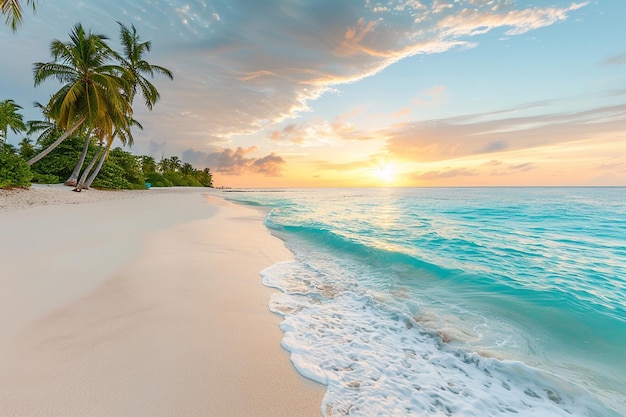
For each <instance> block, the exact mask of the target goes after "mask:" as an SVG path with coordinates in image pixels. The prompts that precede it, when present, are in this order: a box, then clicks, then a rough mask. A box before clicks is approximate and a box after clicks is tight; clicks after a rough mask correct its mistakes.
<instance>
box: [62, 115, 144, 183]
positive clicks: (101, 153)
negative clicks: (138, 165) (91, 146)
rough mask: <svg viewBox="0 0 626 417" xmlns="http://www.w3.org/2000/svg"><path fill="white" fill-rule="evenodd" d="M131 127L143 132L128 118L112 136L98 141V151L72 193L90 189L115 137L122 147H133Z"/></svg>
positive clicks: (138, 124) (139, 126) (133, 120)
mask: <svg viewBox="0 0 626 417" xmlns="http://www.w3.org/2000/svg"><path fill="white" fill-rule="evenodd" d="M132 126H135V127H138V128H139V129H141V130H143V126H142V125H141V124H140V123H139V122H138V121H137V120H135V119H133V118H131V117H129V118H128V120H127V121H126V123H122V124H119V125H118V126H116V128H115V131H114V132H113V135H112V136H110V137H108V138H106V140H105V139H104V138H103V137H101V138H100V139H99V143H100V149H99V150H98V153H97V154H96V156H94V158H93V159H92V161H91V162H90V163H89V165H88V166H87V168H85V171H84V172H83V175H82V176H81V178H80V180H79V181H78V184H77V185H76V188H75V189H74V191H78V192H80V191H82V190H88V189H89V187H91V183H92V182H93V181H94V180H95V179H96V177H97V176H98V174H99V173H100V170H101V169H102V166H103V165H104V161H105V160H106V159H107V157H108V156H109V152H110V151H111V145H112V144H113V141H114V140H115V138H116V137H117V138H119V139H120V142H122V144H123V145H128V146H132V145H133V143H134V138H133V135H132V132H131V130H130V128H131V127H132ZM97 133H101V132H97ZM105 142H106V146H105ZM96 161H98V165H97V166H96V168H95V169H94V170H93V172H91V170H92V169H93V167H94V165H95V162H96ZM90 172H91V175H89V173H90ZM87 175H89V177H87Z"/></svg>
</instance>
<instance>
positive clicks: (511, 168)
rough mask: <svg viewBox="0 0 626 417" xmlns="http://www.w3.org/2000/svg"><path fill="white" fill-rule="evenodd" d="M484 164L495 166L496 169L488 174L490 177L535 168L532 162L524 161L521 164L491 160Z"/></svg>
mask: <svg viewBox="0 0 626 417" xmlns="http://www.w3.org/2000/svg"><path fill="white" fill-rule="evenodd" d="M492 162H498V163H497V164H496V165H493V164H492ZM485 165H486V166H496V167H497V168H496V169H493V170H492V171H491V173H490V174H489V175H490V176H492V177H499V176H505V175H511V174H516V173H518V172H528V171H532V170H534V169H537V167H536V166H535V165H534V164H533V163H532V162H525V163H522V164H504V163H502V162H500V161H491V162H490V163H487V164H485Z"/></svg>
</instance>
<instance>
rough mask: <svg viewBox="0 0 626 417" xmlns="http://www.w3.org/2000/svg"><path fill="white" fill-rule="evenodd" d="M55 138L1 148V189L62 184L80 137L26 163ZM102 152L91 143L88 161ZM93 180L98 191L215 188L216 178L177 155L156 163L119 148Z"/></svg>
mask: <svg viewBox="0 0 626 417" xmlns="http://www.w3.org/2000/svg"><path fill="white" fill-rule="evenodd" d="M56 134H57V135H58V134H59V133H58V132H57V133H56ZM55 139H56V136H55V135H54V134H52V135H50V136H48V137H47V138H45V139H44V140H43V141H40V143H37V144H35V145H33V144H32V142H31V140H30V139H28V138H24V139H23V140H22V141H21V142H20V144H19V147H15V146H12V145H9V144H7V145H0V188H15V187H28V186H29V185H30V184H31V183H39V184H58V183H60V182H63V178H67V177H68V175H70V174H71V172H72V170H73V168H74V162H73V161H75V160H76V158H78V157H79V156H80V154H81V153H82V150H83V142H84V141H83V138H82V137H81V136H80V135H78V134H74V135H72V136H70V137H69V138H67V139H66V140H65V141H63V142H62V143H61V144H60V145H59V146H57V147H56V148H55V149H54V150H53V151H51V152H50V154H49V155H48V156H47V157H46V158H43V159H42V160H41V161H39V162H38V163H36V164H34V165H32V166H30V167H29V166H28V164H27V163H26V159H27V158H28V157H29V155H31V154H32V153H34V152H37V150H38V149H39V148H45V147H47V146H48V145H49V144H50V143H52V142H53V141H54V140H55ZM101 149H102V148H101V147H100V146H99V145H98V144H97V143H95V142H93V141H91V142H89V146H88V147H87V153H86V155H87V158H88V159H89V160H92V161H93V159H94V157H97V155H98V153H99V152H101ZM92 175H93V173H92ZM91 181H92V182H90V186H91V187H94V188H98V189H146V188H147V187H175V186H186V187H212V186H213V176H212V173H211V170H210V169H209V168H204V169H196V168H194V167H193V166H192V165H191V164H189V163H182V162H181V160H180V158H178V157H177V156H172V157H171V158H163V159H161V160H160V161H158V162H157V161H156V160H155V158H153V157H151V156H147V155H141V156H137V155H133V154H131V153H130V152H128V151H125V150H123V149H122V148H120V147H116V148H113V149H111V150H110V152H109V155H108V158H106V160H105V161H104V162H103V165H102V167H101V170H100V172H99V175H98V176H97V178H93V179H92V180H91Z"/></svg>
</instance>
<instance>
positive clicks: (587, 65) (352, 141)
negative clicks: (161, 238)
mask: <svg viewBox="0 0 626 417" xmlns="http://www.w3.org/2000/svg"><path fill="white" fill-rule="evenodd" d="M23 3H25V1H24V2H23ZM625 18H626V1H624V0H599V1H572V0H567V1H565V0H541V1H539V0H518V1H513V0H502V1H497V0H419V1H418V0H402V1H401V0H389V1H374V0H372V1H370V0H283V1H280V0H276V1H272V0H213V1H208V0H207V1H199V0H193V1H180V0H132V1H131V0H126V1H122V0H107V1H97V0H84V1H77V0H71V1H70V0H39V6H38V10H37V13H36V14H35V15H33V14H32V13H31V12H30V11H27V12H26V13H25V21H24V24H23V25H22V26H21V27H20V29H19V30H18V31H17V33H12V32H10V30H9V29H8V28H7V27H6V26H4V25H0V56H2V64H1V65H0V71H1V78H0V100H1V99H6V98H10V99H13V100H14V101H15V102H17V103H18V104H20V105H21V106H22V107H24V110H23V111H22V113H23V114H24V118H25V119H26V120H31V119H40V118H41V116H40V114H39V113H38V112H37V111H36V110H35V109H34V108H33V106H32V102H33V101H40V102H46V101H47V99H48V98H49V96H50V94H51V92H53V91H56V90H57V89H58V88H59V86H60V85H59V84H58V83H56V82H54V81H49V82H46V83H45V84H44V85H42V86H39V87H37V88H36V89H35V88H34V87H33V78H32V66H33V63H34V62H48V61H50V60H51V59H52V58H51V56H50V54H49V51H48V47H49V44H50V41H51V40H53V39H55V38H56V39H60V40H62V41H66V40H68V33H69V32H70V30H71V29H72V27H73V26H74V24H76V23H79V22H80V23H82V24H83V26H84V27H86V28H90V29H92V30H93V31H94V32H97V33H103V34H106V35H108V36H109V37H110V44H111V46H113V47H114V48H118V46H119V43H118V25H117V24H116V21H121V22H123V23H125V24H131V23H132V24H134V25H135V26H136V27H137V30H138V32H139V34H140V36H141V38H142V39H143V40H151V41H152V45H153V49H152V52H151V53H150V54H149V55H148V57H147V58H148V60H149V61H150V62H151V63H153V64H158V65H162V66H165V67H167V68H169V69H170V70H172V71H173V72H174V76H175V79H174V81H169V80H167V79H165V78H156V79H155V80H154V83H155V85H156V86H157V88H158V89H159V91H160V92H161V101H160V102H159V103H158V104H157V106H156V107H155V108H154V110H153V111H152V112H149V111H148V110H146V109H145V108H142V107H140V103H141V102H140V101H138V102H137V103H136V110H135V116H136V119H138V120H139V121H140V122H141V123H142V124H143V126H144V130H143V131H137V132H136V133H135V135H134V136H135V146H133V148H131V151H132V152H133V153H136V154H148V155H152V156H154V157H155V158H156V159H157V160H158V159H160V158H161V157H162V156H165V157H169V156H172V155H178V156H179V157H181V159H182V160H183V161H185V162H190V163H191V164H193V165H194V166H195V167H197V168H203V167H205V166H208V167H210V168H211V170H212V171H213V172H214V174H215V185H217V186H231V187H328V186H330V187H334V186H469V185H626V25H625V24H624V19H625ZM20 139H21V136H20V137H18V136H16V135H13V134H9V142H10V143H13V144H16V143H17V142H19V140H20Z"/></svg>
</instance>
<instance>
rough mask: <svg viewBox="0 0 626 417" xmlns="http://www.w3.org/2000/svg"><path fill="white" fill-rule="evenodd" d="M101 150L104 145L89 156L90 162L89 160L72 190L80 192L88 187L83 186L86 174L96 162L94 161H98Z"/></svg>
mask: <svg viewBox="0 0 626 417" xmlns="http://www.w3.org/2000/svg"><path fill="white" fill-rule="evenodd" d="M103 150H104V146H101V147H100V149H98V152H97V153H96V154H95V155H94V157H93V158H91V162H89V165H88V166H87V168H85V171H84V172H83V175H81V176H80V181H78V185H77V186H76V188H74V191H78V192H80V191H81V190H87V189H89V187H85V183H86V180H87V175H89V173H90V172H91V169H92V168H93V166H94V165H95V164H96V161H98V159H99V158H100V155H102V154H103V152H102V151H103Z"/></svg>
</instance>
